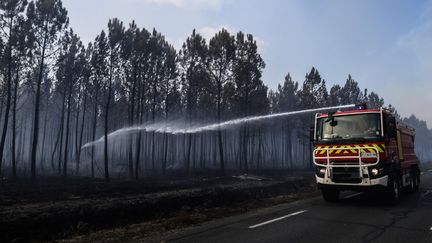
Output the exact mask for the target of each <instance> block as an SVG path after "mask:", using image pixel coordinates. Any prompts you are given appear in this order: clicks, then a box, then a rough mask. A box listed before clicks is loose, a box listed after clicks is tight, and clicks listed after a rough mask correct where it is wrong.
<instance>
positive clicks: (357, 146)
mask: <svg viewBox="0 0 432 243" xmlns="http://www.w3.org/2000/svg"><path fill="white" fill-rule="evenodd" d="M355 147H356V148H362V146H360V145H355ZM360 153H366V151H365V150H364V149H361V150H360Z"/></svg>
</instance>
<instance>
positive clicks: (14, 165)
mask: <svg viewBox="0 0 432 243" xmlns="http://www.w3.org/2000/svg"><path fill="white" fill-rule="evenodd" d="M14 86H15V89H14V98H13V110H12V149H11V150H12V151H11V152H12V178H14V179H16V178H17V159H16V140H17V139H16V124H17V121H16V115H17V100H18V88H19V68H18V67H17V70H16V77H15V85H14Z"/></svg>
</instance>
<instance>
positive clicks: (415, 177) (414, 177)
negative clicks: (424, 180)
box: [408, 169, 420, 193]
mask: <svg viewBox="0 0 432 243" xmlns="http://www.w3.org/2000/svg"><path fill="white" fill-rule="evenodd" d="M419 181H420V177H419V174H418V172H417V170H416V169H411V178H410V184H409V186H408V191H409V192H410V193H415V192H418V189H419Z"/></svg>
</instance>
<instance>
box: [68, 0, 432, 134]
mask: <svg viewBox="0 0 432 243" xmlns="http://www.w3.org/2000/svg"><path fill="white" fill-rule="evenodd" d="M63 2H64V5H65V7H66V8H67V10H68V11H69V17H70V25H71V27H72V28H73V29H74V30H75V32H76V33H77V34H78V35H80V36H81V38H82V39H83V41H84V42H90V41H93V40H94V38H95V37H96V35H97V34H98V33H100V31H101V30H102V29H106V25H107V23H108V19H110V18H113V17H117V18H119V19H121V20H122V21H124V22H125V24H126V26H127V24H128V23H129V22H131V21H132V20H135V21H136V23H137V24H138V26H139V27H145V28H146V29H148V30H151V29H152V28H153V27H154V28H156V29H157V30H158V31H160V32H162V34H164V35H165V36H166V38H167V40H169V41H170V42H171V43H172V44H173V45H174V46H175V47H177V48H178V47H180V46H181V44H182V42H183V41H184V40H185V39H186V37H187V36H189V35H190V34H191V33H192V30H193V29H194V28H195V29H197V30H198V31H199V32H200V33H202V34H203V35H204V36H205V37H206V38H207V39H208V38H210V37H211V36H212V35H213V34H214V33H215V32H216V31H218V30H219V29H220V28H222V27H225V28H227V29H228V30H230V31H231V32H232V34H234V33H235V32H236V31H239V30H241V31H243V32H246V33H251V34H253V35H254V36H255V38H256V39H257V42H258V44H259V49H260V53H261V54H262V56H263V58H264V60H265V62H266V65H267V66H266V69H265V71H264V77H263V79H264V82H265V83H266V84H267V85H268V86H269V87H270V88H275V87H276V86H277V84H278V83H281V82H283V78H284V76H285V75H286V74H287V73H288V72H290V73H291V75H292V77H293V78H294V80H296V81H299V82H300V83H302V82H303V81H304V76H305V74H306V73H307V72H308V71H310V69H311V67H312V66H315V67H316V68H317V69H318V70H319V72H320V73H321V76H322V77H323V78H324V79H325V80H326V81H327V84H328V87H330V86H331V85H333V84H343V83H344V82H345V80H346V77H347V76H348V74H351V75H352V76H353V78H354V79H355V80H356V81H358V82H359V84H360V87H361V88H362V89H364V88H368V89H369V90H373V91H376V92H378V93H379V94H380V95H381V96H383V97H384V99H385V100H386V103H387V104H389V103H391V104H393V105H394V106H396V107H397V109H398V111H399V113H401V114H402V115H403V116H409V115H410V114H412V113H414V114H415V115H416V116H417V117H419V118H420V119H423V120H426V121H427V122H428V124H429V127H431V125H430V124H432V112H431V111H430V110H431V109H430V108H429V107H432V94H431V90H432V82H431V77H432V58H431V57H432V1H426V0H417V1H408V0H379V1H375V0H358V1H354V0H322V1H318V0H63Z"/></svg>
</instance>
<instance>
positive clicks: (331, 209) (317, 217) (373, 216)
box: [160, 172, 432, 243]
mask: <svg viewBox="0 0 432 243" xmlns="http://www.w3.org/2000/svg"><path fill="white" fill-rule="evenodd" d="M342 197H343V199H342V200H340V202H337V203H327V202H324V201H323V200H322V199H321V198H320V197H319V198H313V199H308V200H303V201H297V202H294V203H290V204H285V205H278V206H276V207H272V208H267V209H263V210H260V211H258V212H253V213H249V214H245V215H241V216H235V217H230V218H226V219H223V220H219V221H216V222H211V223H207V224H205V225H202V226H199V227H195V228H192V229H188V230H186V231H184V232H181V233H178V234H175V235H171V236H167V237H165V238H163V237H162V238H161V239H160V240H162V241H166V242H188V243H189V242H205V243H211V242H227V243H228V242H320V243H324V242H391V243H395V242H416V243H420V242H425V243H426V242H427V243H432V172H426V173H424V174H422V182H421V185H420V192H419V193H416V194H408V193H405V194H404V195H403V196H402V198H401V202H400V204H399V205H397V206H390V205H388V204H386V203H385V202H383V201H384V200H382V198H380V197H379V195H371V194H359V193H357V194H353V193H346V194H342Z"/></svg>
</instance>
